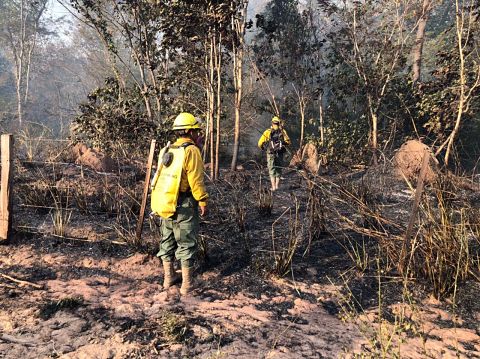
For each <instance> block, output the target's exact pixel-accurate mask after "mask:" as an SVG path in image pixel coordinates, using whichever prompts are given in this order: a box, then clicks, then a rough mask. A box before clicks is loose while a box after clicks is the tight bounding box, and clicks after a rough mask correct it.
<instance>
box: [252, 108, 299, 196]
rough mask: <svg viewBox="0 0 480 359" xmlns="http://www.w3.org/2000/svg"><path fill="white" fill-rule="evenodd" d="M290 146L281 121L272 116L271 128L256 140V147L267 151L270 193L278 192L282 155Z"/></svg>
mask: <svg viewBox="0 0 480 359" xmlns="http://www.w3.org/2000/svg"><path fill="white" fill-rule="evenodd" d="M290 144H291V142H290V138H289V137H288V134H287V131H285V129H283V127H282V121H281V120H280V119H279V118H278V117H277V116H274V117H273V118H272V126H271V127H270V128H267V129H266V130H265V132H264V133H263V134H262V136H261V137H260V139H259V140H258V147H260V148H261V149H262V150H265V151H267V167H268V173H269V175H270V182H271V184H272V191H276V190H278V186H279V184H280V176H281V175H282V166H283V155H284V153H285V151H286V146H289V145H290Z"/></svg>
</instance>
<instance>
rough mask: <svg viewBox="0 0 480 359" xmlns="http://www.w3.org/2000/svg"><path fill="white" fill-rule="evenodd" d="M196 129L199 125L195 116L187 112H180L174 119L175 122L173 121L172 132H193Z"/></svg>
mask: <svg viewBox="0 0 480 359" xmlns="http://www.w3.org/2000/svg"><path fill="white" fill-rule="evenodd" d="M197 128H200V123H199V122H198V120H197V119H196V118H195V116H193V115H192V114H191V113H188V112H182V113H181V114H179V115H178V116H177V117H176V118H175V121H173V128H172V130H174V131H176V130H190V129H192V130H194V129H197Z"/></svg>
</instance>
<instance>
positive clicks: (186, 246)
mask: <svg viewBox="0 0 480 359" xmlns="http://www.w3.org/2000/svg"><path fill="white" fill-rule="evenodd" d="M198 223H199V215H198V202H197V201H196V200H195V199H194V198H193V197H192V195H191V194H189V195H184V194H180V196H179V198H178V203H177V211H176V212H175V213H174V215H173V216H172V217H170V218H162V226H161V232H162V238H161V240H160V250H159V251H158V253H157V257H160V258H161V259H162V261H163V262H171V261H172V260H173V258H174V257H175V258H176V259H178V260H179V261H180V262H181V265H182V267H192V266H193V264H194V261H195V255H196V253H197V235H198Z"/></svg>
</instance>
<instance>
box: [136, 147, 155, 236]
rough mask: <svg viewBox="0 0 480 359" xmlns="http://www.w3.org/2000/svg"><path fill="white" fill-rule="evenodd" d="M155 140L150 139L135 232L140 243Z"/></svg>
mask: <svg viewBox="0 0 480 359" xmlns="http://www.w3.org/2000/svg"><path fill="white" fill-rule="evenodd" d="M156 142H157V141H155V140H152V142H151V143H150V154H149V155H148V163H147V174H146V175H145V187H144V188H143V197H142V204H141V206H140V214H139V215H138V223H137V231H136V233H135V237H136V240H137V243H140V239H141V237H142V231H143V218H144V216H145V207H146V206H147V197H148V190H149V187H150V175H151V173H152V164H153V156H154V155H155V145H156Z"/></svg>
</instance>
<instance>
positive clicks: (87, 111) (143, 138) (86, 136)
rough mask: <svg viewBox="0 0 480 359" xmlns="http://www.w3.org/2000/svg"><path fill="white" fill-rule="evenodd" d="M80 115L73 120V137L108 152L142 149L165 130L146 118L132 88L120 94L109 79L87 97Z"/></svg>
mask: <svg viewBox="0 0 480 359" xmlns="http://www.w3.org/2000/svg"><path fill="white" fill-rule="evenodd" d="M80 112H81V113H80V115H78V116H77V118H76V119H75V121H74V136H75V138H76V139H77V140H86V141H88V142H89V143H90V144H92V145H93V146H95V147H97V148H99V149H101V150H103V151H106V152H108V153H121V152H123V153H132V151H133V152H135V151H137V150H142V149H143V150H144V149H146V148H147V147H148V146H149V139H151V138H154V136H158V135H159V134H161V133H163V132H165V131H166V130H167V128H168V127H167V125H166V124H165V125H156V124H155V123H154V122H152V121H150V120H149V119H148V118H147V117H146V115H145V107H144V103H143V98H142V96H141V95H140V93H139V92H138V91H137V90H136V89H131V90H130V91H127V92H125V93H124V92H123V91H121V90H120V88H119V85H118V82H117V81H116V80H115V79H112V78H109V79H107V80H106V82H105V85H104V86H103V87H101V88H97V89H95V90H94V91H93V92H92V93H90V94H89V96H88V103H84V104H82V105H80Z"/></svg>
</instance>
